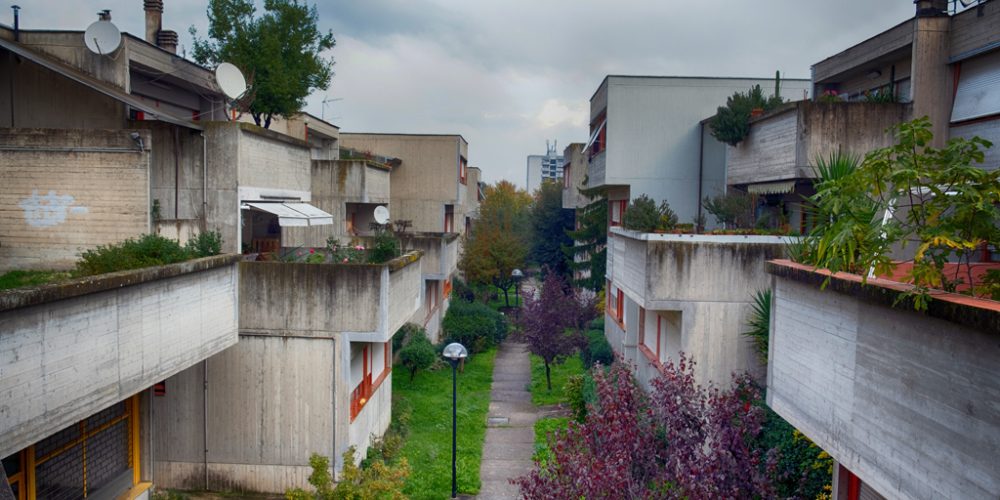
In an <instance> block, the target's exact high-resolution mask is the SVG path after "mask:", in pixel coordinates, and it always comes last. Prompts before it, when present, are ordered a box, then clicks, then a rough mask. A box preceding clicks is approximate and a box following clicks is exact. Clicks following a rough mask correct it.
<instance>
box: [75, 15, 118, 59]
mask: <svg viewBox="0 0 1000 500" xmlns="http://www.w3.org/2000/svg"><path fill="white" fill-rule="evenodd" d="M83 43H85V44H86V45H87V48H88V49H90V51H91V52H93V53H95V54H97V55H102V56H105V55H108V54H110V53H112V52H114V51H115V50H118V46H119V45H121V44H122V32H121V31H118V27H117V26H115V25H114V23H112V22H111V21H104V20H101V21H94V23H93V24H91V25H90V26H87V31H85V32H84V33H83Z"/></svg>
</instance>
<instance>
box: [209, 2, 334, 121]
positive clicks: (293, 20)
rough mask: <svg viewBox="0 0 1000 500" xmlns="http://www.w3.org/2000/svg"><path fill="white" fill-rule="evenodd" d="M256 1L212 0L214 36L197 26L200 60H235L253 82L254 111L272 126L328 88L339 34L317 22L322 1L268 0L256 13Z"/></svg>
mask: <svg viewBox="0 0 1000 500" xmlns="http://www.w3.org/2000/svg"><path fill="white" fill-rule="evenodd" d="M256 13H257V10H256V8H255V7H254V2H253V0H210V1H209V4H208V26H209V28H208V38H200V37H199V36H198V33H197V30H195V28H194V27H193V26H192V27H191V28H190V32H191V35H192V37H194V49H193V51H192V55H193V57H194V60H195V61H197V62H198V63H200V64H206V65H213V66H214V65H216V64H218V63H220V62H230V63H232V64H235V65H236V66H237V67H239V68H240V69H241V70H243V71H244V73H246V74H247V75H248V77H249V78H248V79H249V80H250V81H251V82H252V89H251V90H250V92H251V95H252V99H247V101H249V102H250V104H249V109H248V111H249V112H250V114H251V115H252V116H253V119H254V121H255V122H256V123H257V125H260V126H263V127H264V128H268V127H270V126H271V119H272V118H274V117H275V116H283V117H287V116H289V115H292V114H295V113H297V112H299V111H301V110H302V108H303V107H304V106H305V99H306V97H307V96H309V94H311V93H312V92H313V91H315V90H326V89H327V88H329V86H330V79H331V78H332V77H333V57H326V56H324V55H323V52H324V51H327V50H330V49H332V48H333V47H334V45H335V44H336V40H334V38H333V33H331V32H329V31H327V32H326V33H323V32H321V31H320V30H319V28H318V27H317V24H318V22H319V15H318V13H317V10H316V6H315V5H313V6H312V7H309V6H308V5H306V4H305V3H303V2H300V1H299V0H264V12H263V14H262V15H261V16H259V17H256Z"/></svg>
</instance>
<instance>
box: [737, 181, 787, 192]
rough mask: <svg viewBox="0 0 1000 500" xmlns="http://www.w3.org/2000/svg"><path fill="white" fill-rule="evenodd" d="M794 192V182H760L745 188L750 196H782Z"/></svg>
mask: <svg viewBox="0 0 1000 500" xmlns="http://www.w3.org/2000/svg"><path fill="white" fill-rule="evenodd" d="M792 191H795V181H781V182H761V183H758V184H750V185H749V186H747V192H748V193H750V194H783V193H791V192H792Z"/></svg>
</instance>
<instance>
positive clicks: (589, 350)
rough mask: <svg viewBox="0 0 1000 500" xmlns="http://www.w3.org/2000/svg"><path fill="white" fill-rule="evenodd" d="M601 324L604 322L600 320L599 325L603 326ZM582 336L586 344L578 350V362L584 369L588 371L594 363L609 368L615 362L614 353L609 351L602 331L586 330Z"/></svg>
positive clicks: (609, 345)
mask: <svg viewBox="0 0 1000 500" xmlns="http://www.w3.org/2000/svg"><path fill="white" fill-rule="evenodd" d="M594 323H596V321H595V322H594ZM594 323H591V324H592V325H593V324H594ZM603 324H604V321H603V320H601V325H602V326H603ZM583 335H584V337H585V338H586V344H584V346H583V349H581V350H580V361H583V367H584V368H586V369H588V370H589V369H590V368H591V367H593V366H594V364H595V363H600V364H602V365H604V366H609V365H610V364H611V363H613V362H614V361H615V352H614V351H613V350H612V349H611V344H609V343H608V339H607V338H605V337H604V330H603V329H602V330H588V331H587V332H586V333H584V334H583Z"/></svg>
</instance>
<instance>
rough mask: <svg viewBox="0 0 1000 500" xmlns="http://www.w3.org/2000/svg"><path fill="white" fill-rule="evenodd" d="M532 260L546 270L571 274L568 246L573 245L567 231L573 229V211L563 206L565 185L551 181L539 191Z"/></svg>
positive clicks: (534, 211) (533, 211)
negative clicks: (567, 252)
mask: <svg viewBox="0 0 1000 500" xmlns="http://www.w3.org/2000/svg"><path fill="white" fill-rule="evenodd" d="M531 228H532V238H531V260H532V262H534V263H535V264H538V265H539V266H540V267H541V268H542V269H548V270H549V271H551V272H554V273H557V274H559V275H560V276H569V272H570V269H569V263H568V262H567V258H566V253H565V252H564V251H563V249H564V248H566V247H569V246H571V245H572V244H573V240H572V238H570V237H569V235H568V234H566V232H567V231H569V230H572V229H573V211H572V210H569V209H564V208H563V207H562V186H561V185H559V183H558V182H554V181H551V180H547V181H545V182H542V187H540V188H539V189H538V190H537V191H535V201H534V204H533V205H532V207H531Z"/></svg>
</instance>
